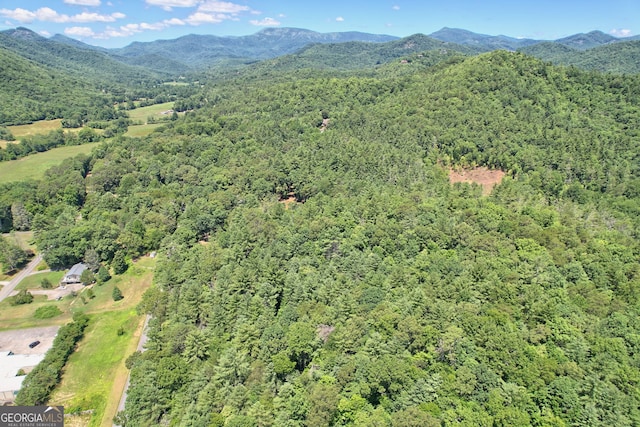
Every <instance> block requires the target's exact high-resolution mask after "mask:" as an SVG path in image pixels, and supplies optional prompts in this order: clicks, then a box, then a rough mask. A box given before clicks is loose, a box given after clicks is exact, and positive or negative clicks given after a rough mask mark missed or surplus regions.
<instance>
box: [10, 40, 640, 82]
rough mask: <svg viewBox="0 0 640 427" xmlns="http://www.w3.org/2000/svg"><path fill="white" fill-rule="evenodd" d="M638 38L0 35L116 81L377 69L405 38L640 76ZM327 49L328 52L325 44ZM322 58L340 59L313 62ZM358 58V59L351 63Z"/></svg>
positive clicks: (44, 58) (42, 56) (54, 61)
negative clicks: (108, 42) (111, 45)
mask: <svg viewBox="0 0 640 427" xmlns="http://www.w3.org/2000/svg"><path fill="white" fill-rule="evenodd" d="M417 36H420V37H419V38H416V37H417ZM638 39H640V37H638V36H636V37H628V38H617V37H614V36H612V35H609V34H605V33H603V32H601V31H592V32H589V33H585V34H575V35H572V36H569V37H564V38H562V39H558V40H555V41H550V40H534V39H520V38H514V37H509V36H504V35H498V36H492V35H486V34H478V33H474V32H471V31H468V30H463V29H458V28H448V27H444V28H442V29H440V30H438V31H436V32H434V33H432V34H430V35H424V34H416V35H413V36H409V37H405V38H402V39H400V38H398V37H395V36H390V35H384V34H369V33H362V32H356V31H351V32H333V33H318V32H315V31H311V30H306V29H301V28H267V29H264V30H261V31H259V32H257V33H255V34H252V35H247V36H215V35H197V34H190V35H186V36H182V37H179V38H176V39H168V40H156V41H152V42H134V43H131V44H130V45H128V46H125V47H123V48H118V49H105V48H101V47H96V46H92V45H89V44H86V43H83V42H81V41H78V40H75V39H72V38H69V37H66V36H63V35H59V34H57V35H55V36H53V37H51V38H44V37H42V36H40V35H38V34H36V33H34V32H33V31H31V30H29V29H27V28H23V27H19V28H16V29H12V30H6V31H1V32H0V47H4V48H7V49H9V50H12V51H13V52H15V53H17V54H18V55H20V56H22V57H24V58H27V59H29V60H32V61H35V62H37V63H39V64H41V65H45V66H52V67H54V68H57V69H62V70H65V71H67V72H70V73H80V74H84V73H86V72H87V70H91V72H92V73H94V74H95V75H96V76H100V78H104V79H107V80H108V79H109V78H112V76H113V75H118V76H122V75H126V76H129V77H128V78H131V79H144V78H148V77H151V78H157V77H160V78H162V76H169V75H173V76H175V75H181V74H185V73H188V72H192V71H201V70H205V69H207V68H210V67H222V66H230V65H240V64H250V63H253V62H256V61H263V60H266V59H273V58H278V57H283V56H285V55H292V54H298V58H297V59H298V60H299V61H301V64H302V63H304V64H305V65H306V66H311V67H313V66H316V65H317V66H320V67H325V66H329V67H330V68H335V67H339V66H341V64H342V65H344V66H345V68H353V67H354V66H356V65H359V66H370V65H371V64H374V65H375V64H377V63H380V62H381V61H385V60H391V59H393V58H396V57H397V55H398V54H400V53H401V52H402V49H400V48H399V47H398V46H401V45H402V43H403V41H406V43H409V44H412V46H414V47H415V48H416V49H422V50H425V51H427V50H432V49H443V48H446V49H447V50H449V51H456V52H460V53H464V54H477V53H482V52H489V51H493V50H499V49H504V50H512V51H516V50H519V51H522V52H524V53H527V54H530V55H533V56H536V57H538V58H541V59H544V60H549V61H552V62H554V63H557V64H563V65H576V66H580V67H585V68H589V69H597V70H600V71H612V72H625V73H636V72H640V61H639V60H638V58H639V55H640V52H638V49H639V48H638V46H637V44H634V43H632V42H633V41H635V40H638ZM416 41H417V42H416ZM354 43H355V44H354ZM397 43H399V45H398V44H397ZM387 44H389V45H388V46H386V45H387ZM323 45H325V47H324V48H322V47H321V46H323ZM340 45H342V46H340ZM621 45H622V46H624V48H622V47H620V46H621ZM314 46H317V47H314ZM613 46H617V48H615V49H614V48H613ZM594 49H597V50H595V51H593V50H594ZM609 49H614V50H615V54H612V55H611V57H612V58H613V57H615V61H616V63H608V61H609V59H608V58H607V56H608V55H609ZM406 52H407V53H411V52H415V50H412V49H409V50H406ZM314 55H329V56H332V57H331V58H325V59H323V58H313V56H314ZM583 56H584V58H583ZM350 57H351V58H352V59H353V61H349V58H350ZM332 61H333V62H334V63H333V64H331V62H332ZM609 62H610V61H609ZM621 70H622V71H621Z"/></svg>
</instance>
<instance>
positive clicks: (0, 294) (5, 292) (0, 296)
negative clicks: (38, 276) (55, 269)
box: [0, 254, 42, 302]
mask: <svg viewBox="0 0 640 427" xmlns="http://www.w3.org/2000/svg"><path fill="white" fill-rule="evenodd" d="M40 261H42V255H40V254H38V255H36V256H35V257H34V258H33V259H32V260H31V262H30V263H29V264H27V266H26V267H25V268H23V269H22V270H21V271H20V272H19V273H18V274H16V275H15V277H14V278H13V279H11V281H10V282H9V283H8V284H7V285H4V286H3V287H2V290H0V302H2V301H3V300H4V299H5V298H6V297H8V296H9V295H10V294H11V292H13V290H14V289H15V287H16V286H18V283H20V281H21V280H22V279H24V278H25V277H27V276H28V275H30V274H31V273H33V270H35V269H36V266H37V265H38V264H40Z"/></svg>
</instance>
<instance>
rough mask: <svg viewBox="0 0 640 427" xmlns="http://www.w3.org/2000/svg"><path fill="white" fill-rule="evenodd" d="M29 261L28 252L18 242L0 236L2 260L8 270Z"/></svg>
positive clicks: (0, 256)
mask: <svg viewBox="0 0 640 427" xmlns="http://www.w3.org/2000/svg"><path fill="white" fill-rule="evenodd" d="M26 261H27V253H26V252H25V251H24V250H23V249H22V248H20V246H18V245H17V244H15V243H13V242H10V241H9V239H7V238H5V237H4V236H0V262H2V265H3V266H4V268H5V270H6V271H12V270H15V269H16V268H18V267H20V266H21V265H23V264H24V263H25V262H26Z"/></svg>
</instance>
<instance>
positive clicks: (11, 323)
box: [0, 295, 77, 331]
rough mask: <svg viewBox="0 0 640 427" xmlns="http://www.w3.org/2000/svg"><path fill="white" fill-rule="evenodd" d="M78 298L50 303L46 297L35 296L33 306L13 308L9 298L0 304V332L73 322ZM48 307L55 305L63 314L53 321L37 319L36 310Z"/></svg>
mask: <svg viewBox="0 0 640 427" xmlns="http://www.w3.org/2000/svg"><path fill="white" fill-rule="evenodd" d="M76 299H77V298H73V297H71V296H67V297H65V298H63V299H62V300H60V301H49V300H48V299H47V297H46V296H45V295H34V296H33V302H32V303H31V304H23V305H16V306H13V305H11V304H10V303H9V298H7V299H5V300H4V301H2V302H0V331H5V330H11V329H24V328H35V327H38V326H53V325H64V324H65V323H68V322H70V321H71V314H70V313H71V309H70V307H71V305H72V304H73V302H74V301H75V300H76ZM47 305H55V306H56V307H58V308H59V309H60V311H62V314H61V315H59V316H56V317H54V318H52V319H36V318H35V317H33V315H34V313H35V312H36V310H37V309H38V308H40V307H44V306H47Z"/></svg>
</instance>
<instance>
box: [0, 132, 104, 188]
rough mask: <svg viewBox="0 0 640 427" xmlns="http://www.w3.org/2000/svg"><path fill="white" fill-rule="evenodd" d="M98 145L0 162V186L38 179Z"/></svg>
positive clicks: (58, 149)
mask: <svg viewBox="0 0 640 427" xmlns="http://www.w3.org/2000/svg"><path fill="white" fill-rule="evenodd" d="M98 144H99V143H98V142H94V143H91V144H83V145H73V146H65V147H58V148H54V149H52V150H49V151H45V152H44V153H36V154H32V155H30V156H27V157H23V158H21V159H18V160H10V161H6V162H2V167H1V168H0V184H2V183H7V182H16V181H25V180H29V179H36V180H37V179H40V178H42V177H43V176H44V173H45V171H46V170H47V169H49V168H50V167H52V166H56V165H59V164H60V163H62V161H63V160H65V159H68V158H70V157H74V156H76V155H78V154H88V153H89V152H91V150H92V149H93V148H94V147H96V146H97V145H98Z"/></svg>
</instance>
